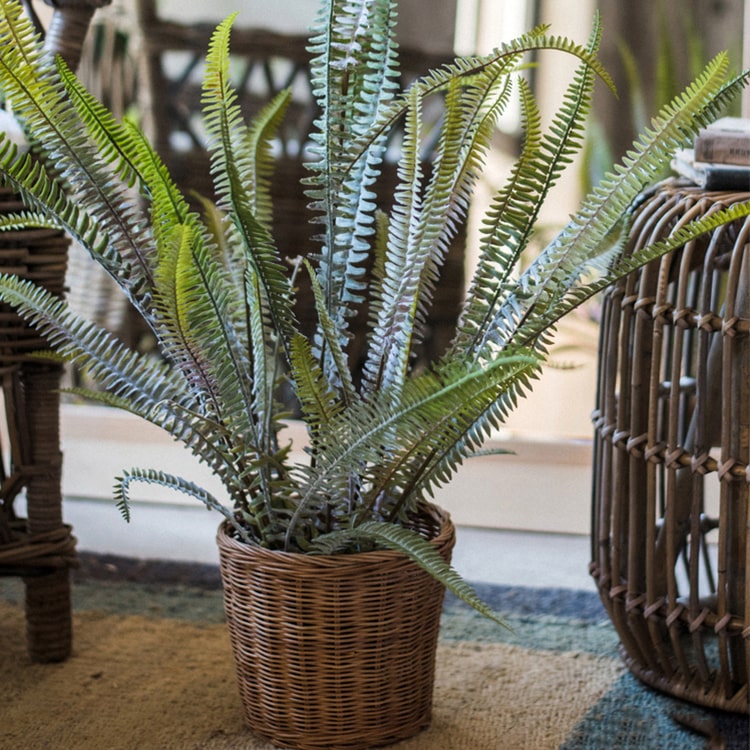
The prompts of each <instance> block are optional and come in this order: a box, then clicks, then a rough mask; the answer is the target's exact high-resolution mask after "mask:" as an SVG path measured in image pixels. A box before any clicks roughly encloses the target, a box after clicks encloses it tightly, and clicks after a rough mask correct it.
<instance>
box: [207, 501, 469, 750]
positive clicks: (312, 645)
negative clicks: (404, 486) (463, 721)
mask: <svg viewBox="0 0 750 750" xmlns="http://www.w3.org/2000/svg"><path fill="white" fill-rule="evenodd" d="M417 525H418V528H420V530H421V531H422V532H423V533H424V534H425V535H426V536H429V537H430V538H431V539H432V543H433V544H434V545H436V547H437V549H438V550H439V551H440V553H441V554H442V555H443V557H444V558H445V559H446V560H449V559H450V555H451V551H452V548H453V544H454V539H455V529H454V527H453V524H452V522H451V520H450V518H449V516H448V515H447V514H446V513H444V512H443V511H441V510H440V509H437V508H435V507H434V506H428V507H426V509H425V511H424V512H423V513H422V514H421V515H420V518H419V520H418V522H417ZM217 541H218V545H219V553H220V559H221V574H222V580H223V583H224V608H225V612H226V619H227V624H228V626H229V632H230V637H231V641H232V648H233V652H234V657H235V663H236V671H237V677H238V681H239V689H240V697H241V699H242V702H243V707H244V716H245V723H246V724H247V726H248V727H249V728H250V729H252V730H253V731H255V732H257V733H258V734H260V735H263V736H264V737H266V738H268V739H270V740H272V741H273V742H275V743H277V744H278V745H280V746H282V747H285V748H300V749H301V750H315V749H317V750H323V749H325V750H335V749H336V748H347V749H351V748H369V747H377V746H380V745H385V744H389V743H392V742H397V741H398V740H402V739H405V738H407V737H411V736H413V735H414V734H416V733H418V732H420V731H421V730H423V729H425V728H426V727H427V726H428V725H429V723H430V719H431V711H432V692H433V683H434V672H435V650H436V647H437V638H438V630H439V625H440V614H441V609H442V602H443V593H444V592H443V587H442V586H441V585H440V584H438V583H437V582H436V581H435V580H434V579H433V578H432V577H431V576H429V575H428V574H427V573H425V572H424V571H422V570H421V569H420V568H418V567H417V566H416V565H415V564H414V563H412V562H411V561H409V560H408V559H407V558H406V557H404V556H403V555H401V554H399V553H397V552H392V551H376V552H365V553H361V554H351V555H335V556H311V555H301V554H292V553H284V552H275V551H269V550H264V549H260V548H257V547H252V546H249V545H247V544H244V543H242V542H239V541H237V540H235V539H234V538H232V537H231V536H230V535H229V533H228V532H227V528H226V527H225V526H224V525H222V526H221V527H220V528H219V533H218V537H217Z"/></svg>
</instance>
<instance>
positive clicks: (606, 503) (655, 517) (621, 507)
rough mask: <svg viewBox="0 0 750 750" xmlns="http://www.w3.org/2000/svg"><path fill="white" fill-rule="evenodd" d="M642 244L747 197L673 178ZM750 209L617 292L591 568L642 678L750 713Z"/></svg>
mask: <svg viewBox="0 0 750 750" xmlns="http://www.w3.org/2000/svg"><path fill="white" fill-rule="evenodd" d="M644 197H645V201H644V203H643V205H642V207H641V208H640V210H639V213H638V214H637V215H636V217H635V221H634V224H633V227H632V230H631V241H632V243H633V245H634V247H636V248H637V247H641V246H644V245H645V244H647V243H650V242H653V241H655V240H658V239H660V238H664V237H667V236H669V235H670V234H671V233H673V232H675V231H676V230H677V229H678V228H679V226H680V225H681V224H683V223H685V222H687V221H689V220H691V219H693V218H696V217H700V216H703V215H708V214H710V213H711V212H713V211H716V210H717V209H720V208H722V207H725V206H728V205H731V204H732V203H735V202H738V201H746V200H748V199H750V195H748V194H747V193H742V194H730V193H708V194H707V193H705V192H702V191H700V190H698V189H697V188H684V187H680V185H679V183H668V184H666V185H664V186H662V187H661V188H660V189H658V190H657V191H656V192H655V193H654V194H653V195H651V196H644ZM749 238H750V220H747V219H746V220H741V221H737V222H734V223H732V224H729V225H724V226H721V227H719V228H717V229H716V230H714V231H713V232H712V233H711V234H709V235H707V236H705V237H703V238H701V239H699V240H697V241H694V242H691V243H689V244H688V245H686V246H684V247H683V248H681V249H679V250H677V251H675V252H673V253H671V254H669V255H667V256H665V257H664V258H662V259H660V260H657V261H654V262H652V263H650V264H648V265H647V266H645V267H644V268H642V269H641V270H640V271H637V272H635V273H633V274H631V275H630V276H628V277H627V278H625V279H623V280H622V281H621V282H620V283H618V284H616V285H615V286H613V287H612V288H611V289H610V290H609V292H608V294H607V296H606V298H605V301H604V305H603V311H602V327H601V341H600V360H599V383H598V395H597V405H596V410H595V413H594V419H595V444H594V445H595V450H594V492H593V500H594V502H593V535H592V559H593V562H592V565H591V572H592V574H593V576H594V578H595V579H596V581H597V584H598V588H599V591H600V594H601V598H602V601H603V602H604V604H605V606H606V607H607V609H608V611H609V615H610V617H611V619H612V622H613V623H614V626H615V628H616V630H617V633H618V635H619V636H620V639H621V643H622V653H623V656H624V659H625V661H626V663H627V665H628V666H629V668H630V669H631V671H632V672H633V673H634V674H636V675H637V676H638V677H639V678H640V679H641V680H643V681H644V682H646V683H647V684H649V685H652V686H653V687H656V688H658V689H660V690H663V691H666V692H668V693H671V694H672V695H675V696H677V697H680V698H683V699H687V700H690V701H692V702H695V703H698V704H701V705H705V706H709V707H713V708H719V709H724V710H729V711H737V712H745V713H750V698H749V696H748V669H749V668H750V580H749V579H748V577H747V565H748V560H750V546H749V542H748V529H750V504H749V503H748V494H749V488H750V484H749V482H750V337H749V335H748V334H749V333H750V253H749V252H748V245H747V243H748V239H749Z"/></svg>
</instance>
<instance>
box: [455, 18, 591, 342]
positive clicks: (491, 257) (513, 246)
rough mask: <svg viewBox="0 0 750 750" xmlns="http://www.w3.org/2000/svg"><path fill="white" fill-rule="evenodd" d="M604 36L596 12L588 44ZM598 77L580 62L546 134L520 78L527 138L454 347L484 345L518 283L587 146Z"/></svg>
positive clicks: (494, 212) (494, 218) (493, 213)
mask: <svg viewBox="0 0 750 750" xmlns="http://www.w3.org/2000/svg"><path fill="white" fill-rule="evenodd" d="M600 39H601V26H600V24H599V23H598V18H597V21H596V22H595V24H594V28H593V29H592V32H591V36H590V38H589V44H588V48H589V50H590V51H591V52H592V53H595V52H596V51H597V49H598V47H599V42H600ZM594 81H595V77H594V73H593V71H592V70H591V69H590V68H589V67H588V66H587V65H586V64H582V65H581V66H579V68H578V70H577V71H576V73H575V74H574V76H573V79H572V81H571V83H570V84H569V86H568V87H567V90H566V92H565V94H564V97H563V103H562V105H561V107H560V108H559V109H558V111H557V112H556V114H555V116H554V118H553V120H552V123H551V124H550V126H549V128H548V129H547V131H546V132H545V133H544V134H542V133H541V131H540V114H539V111H538V109H537V106H536V103H535V101H534V98H533V95H532V94H531V91H530V90H529V88H528V85H527V84H526V82H525V81H524V80H523V79H521V80H520V81H519V83H520V89H521V102H522V108H523V113H524V124H525V134H526V138H525V142H524V144H523V147H522V152H521V155H520V157H519V159H518V160H517V162H516V164H515V166H514V168H513V170H512V172H511V175H510V178H509V180H508V184H507V185H506V186H505V187H504V188H503V189H502V190H501V191H500V192H499V193H498V195H497V196H496V198H495V199H494V201H493V204H492V205H491V207H490V209H489V211H488V214H487V216H486V217H485V220H484V225H483V232H482V235H483V242H482V244H481V246H480V254H479V260H478V263H477V268H476V271H475V274H474V278H473V280H472V284H471V286H470V293H469V295H468V297H467V299H468V300H469V302H468V304H467V306H466V309H465V310H464V312H463V314H462V319H461V321H460V322H459V326H458V333H457V336H456V341H455V343H454V346H455V347H456V348H455V349H454V351H455V350H458V351H461V350H464V349H465V348H466V347H468V348H470V349H472V350H475V351H477V350H481V348H482V344H481V340H482V337H483V336H484V335H485V333H486V332H487V330H488V326H489V325H490V321H491V320H492V319H493V317H494V315H495V314H496V312H497V309H498V307H499V305H500V303H501V302H502V299H503V295H504V293H505V291H506V290H507V289H508V288H509V287H510V288H512V287H513V285H514V283H515V279H514V276H513V275H514V274H515V273H516V271H517V264H518V261H519V260H520V257H521V254H522V253H523V252H524V250H525V249H526V247H527V246H528V243H529V240H530V238H531V236H532V233H533V231H534V228H535V226H536V223H537V220H538V218H539V213H540V210H541V208H542V206H543V205H544V203H545V201H546V199H547V196H548V195H549V193H550V190H551V189H552V187H553V186H554V185H555V184H556V183H557V181H558V179H559V177H560V175H561V174H562V172H563V171H564V169H565V167H566V166H567V165H568V164H569V163H570V162H571V160H572V159H573V157H574V156H575V154H576V153H577V152H578V151H579V150H580V149H581V147H582V142H583V133H584V126H585V123H586V117H587V114H588V112H589V109H590V104H591V96H592V93H593V86H594ZM480 289H481V294H478V293H477V292H478V290H480ZM467 326H468V327H469V331H467Z"/></svg>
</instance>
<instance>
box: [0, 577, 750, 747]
mask: <svg viewBox="0 0 750 750" xmlns="http://www.w3.org/2000/svg"><path fill="white" fill-rule="evenodd" d="M483 593H484V594H485V595H488V594H489V595H490V596H495V597H497V598H498V599H499V601H498V602H496V604H502V602H504V609H505V611H506V613H507V617H508V619H509V620H510V622H511V624H512V625H513V628H514V632H513V633H507V631H504V630H502V629H499V628H497V627H496V626H495V625H493V624H492V623H489V622H487V621H485V620H482V619H481V618H478V617H476V616H475V615H474V613H473V612H471V611H469V610H467V609H466V608H465V607H463V605H460V604H458V603H457V602H454V601H449V602H448V603H447V605H446V614H445V618H444V626H443V638H442V642H441V645H440V649H439V653H438V673H437V685H436V690H435V705H434V717H433V724H432V727H431V728H430V729H429V730H427V731H425V732H423V733H422V734H421V735H419V736H417V737H415V738H413V739H411V740H408V741H406V742H402V743H399V744H398V745H394V746H392V747H394V748H398V749H399V750H498V749H499V748H503V749H506V748H507V749H509V750H514V749H516V748H517V749H519V750H525V749H526V748H528V749H529V750H545V749H546V748H550V749H551V748H566V750H578V749H582V748H591V749H592V750H593V749H594V748H596V749H597V750H601V749H602V748H609V747H612V748H631V747H632V748H633V749H634V750H635V749H636V748H637V749H638V750H643V749H644V748H651V747H653V748H657V747H658V748H659V749H660V750H662V749H665V748H681V749H682V748H703V747H706V746H707V745H706V742H707V740H706V738H705V737H701V736H699V735H696V734H695V733H694V732H692V731H690V730H687V729H686V728H684V727H683V726H680V725H679V724H677V723H676V722H675V721H674V720H673V718H672V717H671V712H672V709H673V708H674V706H673V702H672V701H671V699H668V698H666V697H664V696H659V695H657V694H655V693H653V691H650V690H648V689H647V688H644V687H643V686H641V685H640V684H638V683H637V682H636V681H635V680H634V679H633V678H632V677H631V676H630V675H628V674H626V673H625V671H624V669H623V667H622V665H621V662H620V660H619V658H618V657H617V655H616V637H615V636H614V633H613V630H612V629H611V627H609V625H608V623H607V621H606V619H605V618H604V616H603V610H599V609H597V606H596V598H595V595H591V594H589V593H588V592H586V593H585V594H584V593H579V594H578V598H577V599H571V596H572V595H573V594H572V592H571V593H570V594H566V593H565V592H545V591H536V592H535V591H533V590H517V589H512V590H505V591H503V590H487V591H484V592H483ZM22 596H23V590H22V587H21V585H20V583H13V582H12V581H11V582H8V581H4V582H0V691H1V692H0V695H1V697H0V748H1V749H2V750H36V749H37V748H39V750H42V749H44V750H198V749H200V750H228V749H230V748H231V749H232V750H268V749H270V748H272V745H271V744H269V743H267V742H265V741H263V740H261V739H259V738H257V737H255V736H253V735H252V734H251V733H249V732H248V731H247V730H246V729H245V728H244V727H243V725H242V719H241V711H240V706H239V700H238V696H237V690H236V685H235V678H234V673H233V664H232V657H231V653H230V646H229V640H228V635H227V632H226V630H225V627H224V625H223V624H222V622H221V603H220V592H219V591H217V590H216V589H215V587H211V586H206V585H203V584H201V585H198V586H192V585H190V583H189V582H188V583H185V582H184V581H180V582H174V581H172V582H169V583H167V584H164V583H158V582H154V581H150V582H133V581H130V582H129V581H123V580H120V581H113V580H111V581H102V580H83V581H79V582H77V583H76V586H75V597H76V598H75V617H74V628H75V630H74V632H75V647H74V655H73V657H72V658H71V659H69V660H68V661H66V662H65V663H62V664H51V665H34V664H31V663H29V660H28V657H27V655H26V651H25V643H24V618H23V611H22V604H21V602H22ZM581 601H583V602H584V607H583V609H582V608H581V606H580V602H581ZM535 606H537V607H539V608H544V609H546V611H537V612H534V611H533V610H534V608H535ZM680 708H681V710H683V709H684V706H682V705H681V706H680ZM687 710H688V711H693V709H690V708H688V709H687ZM730 724H731V721H730ZM738 727H739V733H738V732H737V728H738ZM729 728H730V730H731V731H730V732H729V734H730V735H731V734H732V732H734V734H735V735H736V737H737V739H738V741H739V742H741V741H742V729H741V725H737V726H735V725H734V724H731V726H729ZM735 746H736V747H741V745H740V744H736V745H735ZM716 747H718V746H716ZM725 747H728V748H729V747H731V745H728V744H726V743H725ZM743 750H744V748H743Z"/></svg>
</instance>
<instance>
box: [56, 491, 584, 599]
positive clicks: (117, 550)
mask: <svg viewBox="0 0 750 750" xmlns="http://www.w3.org/2000/svg"><path fill="white" fill-rule="evenodd" d="M66 520H67V522H68V523H71V524H72V525H73V528H74V533H75V535H76V537H77V539H78V548H79V549H81V550H85V551H88V552H98V553H110V554H117V555H125V556H129V557H136V558H142V559H155V558H158V559H169V560H186V561H190V562H204V563H205V562H207V563H215V562H217V559H218V557H217V551H216V546H215V543H214V535H215V529H216V525H217V516H216V515H215V514H213V513H207V512H206V511H204V510H202V509H200V508H187V507H185V506H180V507H175V506H167V505H164V506H157V507H148V508H145V507H143V506H136V507H134V508H133V512H132V517H131V521H130V523H125V521H123V520H122V518H120V516H119V514H118V512H117V510H116V509H115V508H114V507H113V505H112V504H111V503H107V502H100V501H95V500H91V501H84V500H77V501H75V502H67V503H66ZM589 560H590V552H589V539H588V537H587V536H583V535H577V534H552V533H535V532H518V531H503V530H492V529H482V528H471V527H466V526H459V527H458V530H457V541H456V548H455V550H454V555H453V565H454V567H455V568H456V570H458V572H459V573H461V574H462V575H463V576H464V578H466V579H467V580H469V581H474V582H476V583H495V584H503V585H511V586H515V585H520V586H531V587H540V588H549V587H552V588H570V589H586V590H591V591H594V590H595V589H594V584H593V580H592V579H591V577H590V576H589V574H588V563H589Z"/></svg>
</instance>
